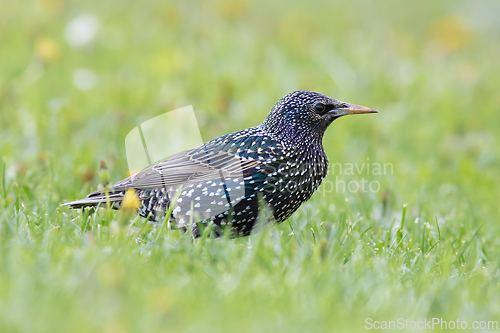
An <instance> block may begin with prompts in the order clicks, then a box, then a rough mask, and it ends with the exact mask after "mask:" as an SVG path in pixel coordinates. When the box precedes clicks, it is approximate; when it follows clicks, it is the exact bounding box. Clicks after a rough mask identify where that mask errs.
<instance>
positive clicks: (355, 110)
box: [339, 103, 378, 114]
mask: <svg viewBox="0 0 500 333" xmlns="http://www.w3.org/2000/svg"><path fill="white" fill-rule="evenodd" d="M346 104H347V105H348V107H346V108H342V109H339V110H341V111H343V112H345V114H362V113H378V111H377V110H374V109H370V108H367V107H366V106H361V105H356V104H348V103H346Z"/></svg>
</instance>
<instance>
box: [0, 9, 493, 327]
mask: <svg viewBox="0 0 500 333" xmlns="http://www.w3.org/2000/svg"><path fill="white" fill-rule="evenodd" d="M499 15H500V3H499V2H497V1H486V0H479V1H419V2H402V1H395V0H389V1H360V0H358V1H331V2H324V1H310V2H304V1H303V2H298V1H274V2H270V1H245V0H233V1H230V0H220V1H204V2H202V1H151V0H145V1H141V2H137V1H94V0H90V1H86V2H81V1H80V2H78V1H63V0H38V1H12V0H3V1H2V3H1V4H0V156H1V160H0V171H1V173H0V175H1V176H2V177H0V330H1V331H2V332H10V331H12V332H38V331H39V332H57V331H61V332H68V331H71V332H96V331H103V332H124V331H129V330H130V331H145V330H154V331H156V330H159V331H188V332H190V331H193V332H194V331H213V330H217V331H226V330H227V331H234V330H237V331H254V332H261V331H281V330H283V331H285V330H286V331H332V330H334V329H335V328H342V329H344V330H348V329H352V330H353V331H358V330H360V329H363V328H364V325H365V323H364V320H365V318H367V317H371V318H373V319H374V320H395V319H397V318H400V317H402V318H407V319H409V320H421V319H423V318H428V319H430V318H432V317H436V316H437V317H442V318H446V319H447V320H456V319H460V320H464V321H467V322H468V323H469V324H471V323H472V321H474V320H497V321H498V320H500V307H499V304H500V296H499V291H500V288H499V286H500V285H499V279H500V272H499V268H500V266H499V264H500V258H499V256H500V240H499V237H498V235H499V234H500V223H499V220H500V212H499V210H498V203H497V201H498V197H499V194H500V193H499V190H498V184H499V180H500V173H499V170H500V152H499V148H498V147H499V144H500V135H499V134H498V129H499V128H500V116H499V105H500V94H498V87H499V84H500V67H499V61H498V59H500V43H498V41H499V40H500V20H498V17H499ZM293 90H312V91H317V92H320V93H323V94H326V95H329V96H332V97H334V98H337V99H339V100H342V101H346V102H350V103H355V104H361V105H365V106H368V107H372V108H375V109H377V110H379V111H380V113H379V114H378V115H370V116H356V117H346V118H342V119H340V120H338V121H336V122H335V123H334V124H332V126H331V128H330V129H329V130H328V131H327V133H326V135H325V138H324V145H325V150H326V152H327V155H328V157H329V160H330V162H331V163H342V164H345V163H359V164H362V163H366V162H368V161H369V162H370V163H381V164H383V163H391V164H392V165H393V172H392V173H388V174H384V175H371V174H363V175H355V176H350V175H339V176H340V178H341V179H342V180H345V181H350V180H358V181H359V180H360V179H361V177H363V179H367V180H368V181H377V182H378V183H379V184H380V185H381V187H380V191H378V192H375V193H372V192H369V193H363V192H359V191H358V192H355V193H351V192H348V193H337V192H331V193H326V192H328V191H326V192H325V190H324V187H323V188H320V190H319V193H317V194H315V195H314V196H313V198H312V199H311V201H310V202H308V203H307V204H305V205H304V206H303V207H301V208H300V209H299V211H298V212H297V213H296V214H295V215H294V216H293V217H292V218H291V219H290V221H289V222H287V223H283V224H282V225H280V226H278V227H276V228H273V229H269V230H265V231H264V232H262V233H259V234H257V235H254V236H252V237H250V238H245V239H238V240H227V239H224V240H214V239H210V238H208V239H202V240H196V241H191V240H190V238H189V236H185V235H182V234H180V233H178V232H176V231H167V232H166V233H164V234H162V235H159V237H158V240H157V237H156V235H158V232H159V230H158V229H157V228H156V227H155V226H149V225H148V226H144V227H142V223H143V221H142V220H140V219H134V220H131V221H132V224H130V225H129V224H127V223H125V222H123V220H124V218H125V219H127V218H129V217H127V216H123V215H116V212H107V211H105V212H100V213H99V214H96V215H94V216H92V217H90V218H89V219H86V216H80V215H79V213H78V212H73V211H70V210H68V209H66V208H59V204H60V203H62V202H65V201H68V200H75V199H77V198H81V197H83V196H85V195H86V194H87V193H88V192H89V191H91V190H92V189H95V188H96V187H97V185H98V184H99V176H98V169H99V168H98V165H99V162H100V161H101V160H103V161H105V162H106V164H107V165H108V167H109V170H110V173H111V178H112V180H113V181H115V182H116V181H118V180H120V179H122V178H124V177H126V176H127V161H126V154H125V147H124V140H125V136H126V134H127V133H128V132H129V131H130V130H132V129H133V128H134V127H135V126H137V125H138V124H140V123H141V122H144V121H146V120H148V119H150V118H152V117H155V116H157V115H160V114H163V113H164V112H167V111H170V110H173V109H176V108H179V107H182V106H186V105H193V107H194V110H195V113H196V116H197V120H198V123H199V125H200V130H201V132H202V137H203V139H204V140H205V141H208V140H210V139H212V138H215V137H218V136H220V135H223V134H226V133H229V132H232V131H236V130H240V129H243V128H247V127H251V126H255V125H258V124H259V123H260V122H261V121H262V120H263V119H264V118H265V116H266V115H267V113H268V112H269V110H270V109H271V107H272V106H273V105H274V104H275V103H276V102H277V101H278V100H279V99H280V98H281V97H282V96H284V95H285V94H287V93H289V92H291V91H293ZM335 176H337V175H330V176H329V178H328V179H329V180H331V181H333V182H335ZM405 203H407V204H408V205H407V206H406V208H405V209H403V207H404V204H405ZM403 221H404V222H403ZM292 228H293V233H291V231H292ZM497 330H498V327H497Z"/></svg>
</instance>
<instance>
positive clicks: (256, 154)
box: [63, 90, 378, 237]
mask: <svg viewBox="0 0 500 333" xmlns="http://www.w3.org/2000/svg"><path fill="white" fill-rule="evenodd" d="M365 113H378V111H376V110H374V109H371V108H367V107H364V106H360V105H355V104H349V103H345V102H341V101H339V100H336V99H334V98H331V97H328V96H325V95H323V94H320V93H317V92H312V91H304V90H299V91H294V92H291V93H289V94H287V95H285V96H284V97H283V98H281V99H280V100H279V101H278V102H277V103H276V104H275V105H274V107H273V108H272V109H271V110H270V112H269V114H268V115H267V117H266V118H265V119H264V121H263V122H262V123H261V124H260V125H258V126H255V127H251V128H247V129H244V130H241V131H237V132H234V133H231V134H227V135H223V136H221V137H218V138H216V139H213V140H211V141H208V142H206V143H203V144H202V145H200V146H198V147H195V148H192V149H189V150H186V151H184V152H181V153H178V154H177V155H174V156H172V157H170V158H167V159H165V160H163V161H161V162H159V163H157V164H155V165H152V166H150V167H147V168H145V169H144V170H142V171H140V172H138V173H136V174H134V175H132V176H130V177H128V178H126V179H123V180H122V181H119V182H118V183H116V184H114V185H112V186H110V188H109V189H108V190H106V191H104V190H102V189H101V190H98V191H95V192H93V193H90V194H89V195H88V196H87V197H86V198H84V199H81V200H76V201H72V202H68V203H65V204H63V205H65V206H68V207H69V208H73V209H79V208H85V207H95V206H105V205H110V206H111V207H112V208H114V209H120V206H121V204H122V202H123V201H124V198H125V196H126V193H127V191H130V190H133V191H134V193H135V195H136V197H137V198H138V200H139V203H140V205H139V208H138V214H139V215H140V216H142V217H144V218H147V219H148V221H149V222H161V221H163V220H164V219H165V218H166V215H167V214H168V213H170V216H169V217H168V218H169V219H170V221H171V222H172V223H175V225H176V226H177V227H178V228H180V229H183V230H189V231H190V232H191V233H192V235H193V236H194V237H199V236H200V235H201V231H202V230H203V228H204V227H206V226H208V225H210V226H211V227H213V230H214V231H215V233H216V235H217V236H220V235H222V234H223V232H224V231H225V230H226V228H229V234H230V235H231V237H240V236H248V235H250V234H251V233H252V231H253V230H255V229H258V228H257V227H258V225H259V224H260V222H261V220H262V219H263V220H264V222H263V223H264V224H266V223H270V222H274V224H278V223H281V222H283V221H286V220H287V219H288V218H289V217H290V216H291V215H292V214H293V213H294V212H295V211H296V210H297V209H298V208H299V207H300V205H302V204H303V203H304V202H306V201H308V200H309V199H310V198H311V196H312V195H313V193H314V192H315V191H316V190H317V189H318V187H319V186H320V185H321V182H322V180H323V179H324V178H325V177H326V175H327V173H328V159H327V156H326V153H325V150H324V148H323V135H324V133H325V131H326V129H327V128H328V127H329V126H330V124H331V123H332V122H333V121H334V120H336V119H338V118H340V117H343V116H346V115H352V114H365ZM165 144H168V142H166V143H165ZM262 212H264V213H262ZM259 214H260V215H259ZM262 216H264V217H262Z"/></svg>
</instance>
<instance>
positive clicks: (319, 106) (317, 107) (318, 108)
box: [314, 103, 326, 112]
mask: <svg viewBox="0 0 500 333" xmlns="http://www.w3.org/2000/svg"><path fill="white" fill-rule="evenodd" d="M314 109H315V110H316V111H318V112H323V111H325V109H326V106H325V104H322V103H317V104H316V105H315V106H314Z"/></svg>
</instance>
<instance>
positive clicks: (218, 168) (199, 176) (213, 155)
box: [113, 142, 262, 191]
mask: <svg viewBox="0 0 500 333" xmlns="http://www.w3.org/2000/svg"><path fill="white" fill-rule="evenodd" d="M224 144H225V143H224V142H220V143H219V144H218V145H219V146H221V147H218V146H217V143H215V144H214V143H211V142H209V143H206V144H203V145H201V146H199V147H196V148H193V149H191V150H188V151H185V152H182V153H180V154H178V155H175V156H173V157H171V158H169V159H167V160H166V161H163V162H161V163H159V164H156V165H153V166H151V167H149V168H147V169H144V170H142V171H141V172H139V173H137V174H135V175H133V176H131V177H129V178H126V179H124V180H122V181H120V182H118V183H116V184H115V185H113V189H114V190H116V191H121V190H124V189H127V188H134V189H154V188H160V187H168V186H176V185H186V184H193V183H199V182H203V181H208V180H214V179H221V178H228V177H231V178H237V177H241V176H247V175H250V174H253V173H254V172H256V171H257V169H256V167H258V166H259V165H260V164H261V163H262V160H260V159H258V158H253V157H251V156H248V155H247V154H241V153H240V151H239V149H238V150H237V149H230V148H228V145H227V144H226V145H225V146H222V145H224Z"/></svg>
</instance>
